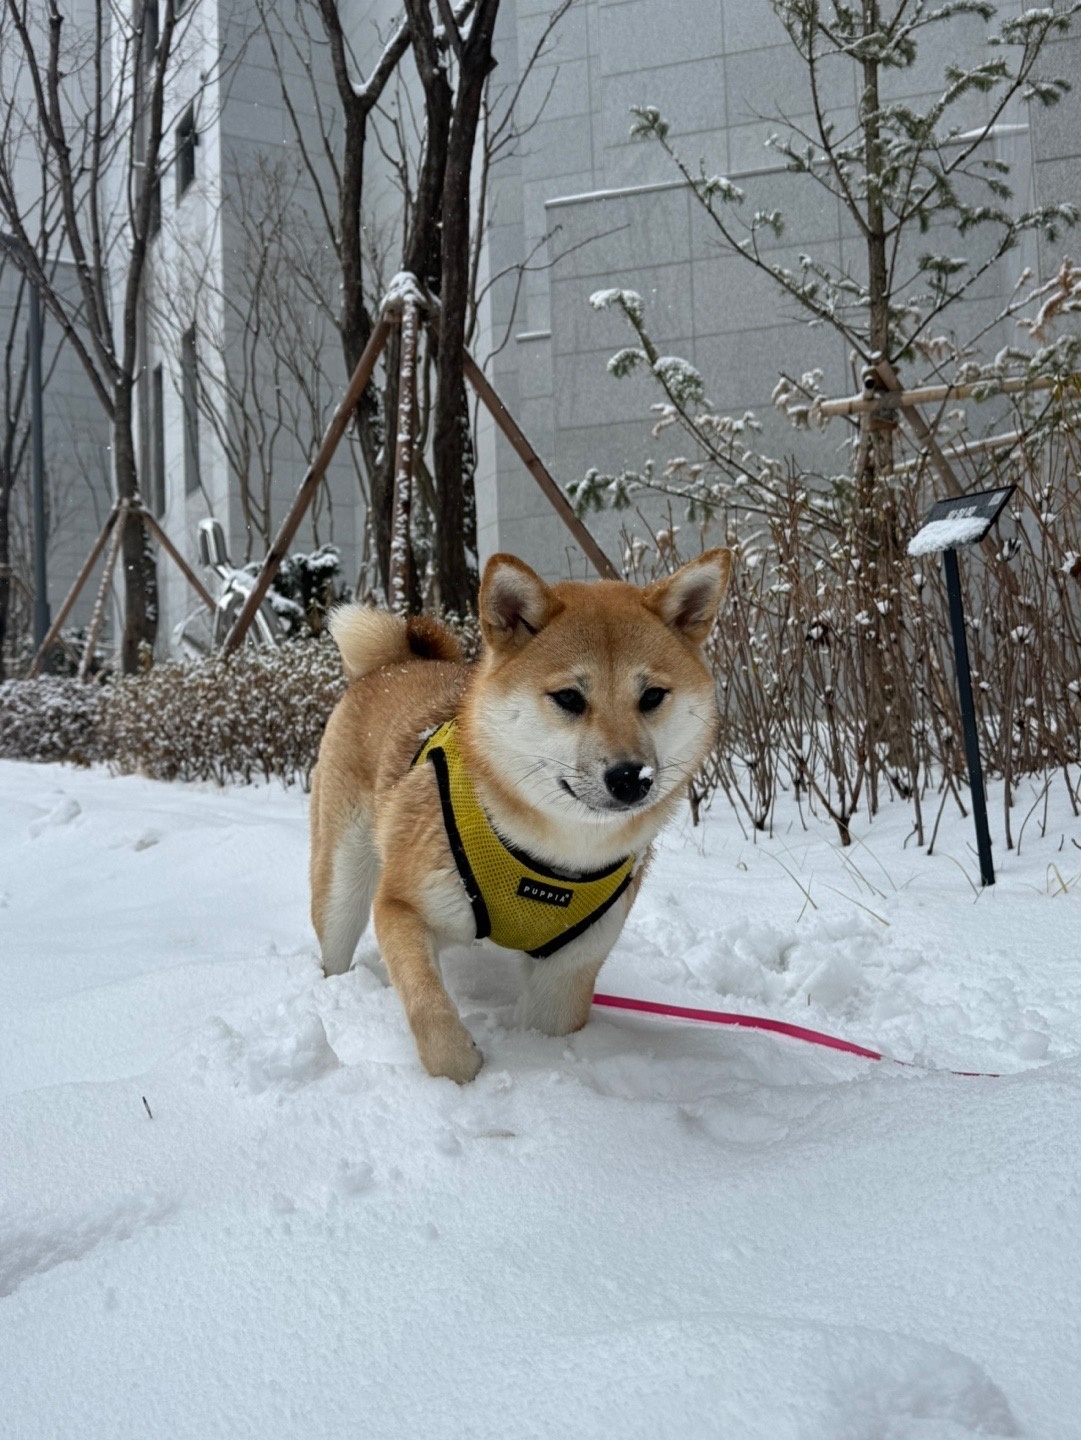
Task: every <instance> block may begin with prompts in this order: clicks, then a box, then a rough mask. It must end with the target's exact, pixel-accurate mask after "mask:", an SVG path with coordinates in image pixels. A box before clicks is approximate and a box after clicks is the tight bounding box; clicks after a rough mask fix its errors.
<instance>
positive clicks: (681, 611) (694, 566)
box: [643, 549, 732, 645]
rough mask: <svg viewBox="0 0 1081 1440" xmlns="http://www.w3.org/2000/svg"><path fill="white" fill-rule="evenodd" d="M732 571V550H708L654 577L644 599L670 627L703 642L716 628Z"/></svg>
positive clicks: (693, 643) (695, 640)
mask: <svg viewBox="0 0 1081 1440" xmlns="http://www.w3.org/2000/svg"><path fill="white" fill-rule="evenodd" d="M731 573H732V552H731V550H720V549H718V550H707V551H706V552H705V554H704V555H700V556H699V557H698V559H697V560H691V561H690V562H689V563H688V564H686V565H683V566H681V568H680V569H679V570H677V571H676V572H675V574H674V575H668V576H666V577H665V578H664V579H663V580H656V581H654V583H653V584H652V585H650V586H648V587H647V588H646V590H645V592H644V594H643V599H644V600H645V602H646V604H647V605H648V606H649V608H650V609H651V610H652V611H653V612H654V614H655V615H659V616H660V618H661V619H662V620H663V621H664V623H665V624H666V625H667V626H668V627H669V629H671V630H674V631H675V632H676V634H677V635H681V636H683V638H684V639H686V640H689V641H690V642H691V644H692V645H701V644H702V642H703V640H705V638H706V636H707V635H708V634H709V632H710V630H711V629H712V628H713V622H714V620H716V618H717V612H718V611H719V610H720V608H721V601H722V600H723V599H724V596H725V591H726V590H727V589H728V579H729V576H730V575H731Z"/></svg>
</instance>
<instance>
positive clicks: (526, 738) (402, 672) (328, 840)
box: [311, 550, 732, 1084]
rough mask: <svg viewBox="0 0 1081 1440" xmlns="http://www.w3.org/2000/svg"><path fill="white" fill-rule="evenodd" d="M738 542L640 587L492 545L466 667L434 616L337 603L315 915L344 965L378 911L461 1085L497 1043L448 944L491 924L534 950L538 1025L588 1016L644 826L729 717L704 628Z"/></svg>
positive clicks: (328, 959)
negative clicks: (718, 694) (442, 954)
mask: <svg viewBox="0 0 1081 1440" xmlns="http://www.w3.org/2000/svg"><path fill="white" fill-rule="evenodd" d="M731 563H732V557H731V553H730V552H729V551H728V550H711V551H709V552H707V553H706V554H704V555H703V556H701V558H700V559H698V560H694V561H692V562H691V563H690V564H688V565H685V566H683V568H682V569H680V570H677V571H676V572H675V573H674V574H673V575H670V576H668V577H667V578H666V579H663V580H659V581H657V582H656V583H655V584H652V585H649V586H647V587H646V588H645V589H640V588H638V587H637V586H634V585H629V584H623V583H621V582H618V581H607V580H605V581H599V582H597V583H595V584H592V585H586V584H579V583H577V582H564V583H560V584H556V585H547V584H546V583H545V582H544V581H543V580H542V579H541V578H540V576H538V575H536V574H535V573H534V572H533V571H532V570H531V569H530V568H529V566H528V565H525V564H524V563H523V562H522V561H521V560H518V559H516V558H515V557H514V556H512V555H494V556H493V557H492V558H491V559H490V560H489V561H488V564H487V566H486V568H485V571H484V578H483V582H482V584H481V589H480V600H479V615H480V625H481V631H482V635H483V640H484V646H483V653H482V655H481V658H480V660H479V661H478V662H477V664H476V665H473V666H467V665H464V664H463V663H462V660H461V651H460V647H459V645H458V641H457V639H456V637H455V636H454V635H453V634H452V633H451V632H450V631H449V630H447V629H446V628H445V627H443V626H442V625H440V624H438V623H437V622H435V621H433V620H431V619H428V618H425V617H417V618H412V619H409V620H407V619H406V618H405V617H403V616H398V615H391V614H388V613H387V612H385V611H379V610H374V609H370V608H365V607H362V606H359V605H346V606H343V607H342V608H340V609H339V610H337V611H335V613H334V614H333V615H332V616H331V620H330V629H331V633H332V634H333V636H334V639H335V641H336V642H337V644H338V648H339V649H340V651H341V654H342V660H343V662H344V665H345V671H346V674H347V675H348V676H349V678H350V680H351V682H352V683H351V684H350V686H349V689H348V690H347V691H346V693H345V695H344V696H343V697H342V699H341V701H340V702H339V704H338V706H337V707H336V709H335V710H334V713H333V714H332V715H331V717H330V720H329V722H328V724H327V728H326V733H325V735H324V736H323V742H322V745H321V747H320V751H319V762H318V764H317V766H316V769H315V774H314V777H313V782H312V797H311V837H312V850H311V891H312V920H313V923H314V925H315V930H316V934H317V935H318V937H319V944H320V947H321V951H322V959H323V970H324V972H325V973H326V974H327V975H337V974H341V973H343V972H344V971H346V970H348V968H349V966H350V964H351V963H352V959H353V952H354V950H355V949H356V946H357V942H358V940H359V939H360V936H361V932H362V931H363V929H364V927H365V925H366V924H367V921H368V914H369V910H371V912H372V914H373V918H374V921H375V933H376V938H377V939H378V941H379V946H380V950H381V951H382V955H383V959H384V961H385V963H386V967H387V970H388V972H389V974H390V978H391V981H392V982H393V984H394V986H395V989H396V990H397V992H398V994H399V996H400V997H401V1000H402V1004H403V1005H404V1006H405V1012H406V1015H407V1017H408V1020H409V1024H410V1027H411V1029H412V1031H413V1036H414V1038H415V1040H416V1045H417V1050H418V1052H419V1054H420V1058H421V1061H422V1062H423V1064H424V1066H425V1068H426V1069H427V1070H428V1071H429V1073H430V1074H432V1075H445V1076H448V1077H449V1078H450V1079H451V1080H456V1081H458V1083H459V1084H463V1083H464V1082H465V1081H467V1080H472V1079H473V1077H474V1076H475V1075H476V1073H477V1071H478V1070H479V1069H480V1067H481V1063H482V1061H481V1055H480V1052H479V1051H478V1049H477V1048H476V1046H475V1045H474V1043H473V1040H472V1038H471V1036H470V1035H469V1032H468V1031H467V1030H466V1028H465V1026H464V1025H463V1024H462V1022H461V1020H460V1019H459V1016H458V1012H457V1010H456V1008H455V1005H454V1002H453V1000H452V999H451V998H450V996H449V995H448V993H447V991H446V988H445V987H444V985H443V981H442V979H441V977H440V973H439V968H438V955H439V951H440V949H441V948H442V947H444V946H446V945H450V944H462V943H469V942H470V941H472V940H474V939H477V938H483V937H485V936H490V937H491V938H492V939H493V940H494V942H495V943H496V944H498V945H501V946H503V947H504V948H509V949H515V950H518V951H520V952H521V953H522V954H524V955H525V956H526V957H527V959H526V963H527V978H526V981H525V986H524V989H523V992H522V997H521V1001H520V1005H519V1012H518V1018H519V1020H520V1023H521V1024H523V1025H524V1026H526V1027H532V1028H536V1029H539V1030H542V1031H545V1032H546V1033H548V1034H550V1035H565V1034H568V1033H569V1032H570V1031H572V1030H578V1029H580V1028H581V1027H582V1026H583V1025H584V1024H585V1023H586V1020H587V1019H588V1018H589V1010H590V1005H591V1002H592V999H593V986H594V982H595V980H596V978H597V972H598V971H599V970H600V968H601V966H602V965H603V963H604V961H605V958H606V957H607V955H608V952H609V951H610V950H611V948H612V946H613V944H614V943H615V941H616V939H617V937H618V936H619V932H620V930H621V929H622V928H623V923H624V921H625V920H626V918H627V914H628V912H629V910H630V907H631V905H632V904H633V902H634V897H635V894H636V893H637V890H638V886H639V884H640V883H641V880H642V877H643V874H644V872H645V868H646V865H647V862H648V860H649V853H650V844H651V842H652V841H653V839H654V838H655V836H656V835H657V833H658V831H659V830H660V829H661V827H662V826H663V825H664V824H665V822H666V821H667V820H668V819H669V818H670V817H671V816H672V815H673V813H674V812H675V810H676V809H677V807H678V805H679V803H680V800H681V798H682V795H683V787H684V784H685V782H686V780H687V778H688V777H689V776H690V774H691V773H692V772H693V771H694V769H695V768H696V767H697V766H698V764H699V763H700V762H701V760H702V759H703V758H704V757H705V755H706V752H707V751H708V749H709V746H710V744H711V742H712V740H713V738H714V734H715V731H716V726H717V706H716V700H715V697H714V682H713V677H712V676H711V674H710V672H709V670H708V669H707V667H706V665H705V662H704V660H703V658H702V652H701V646H702V644H703V642H704V641H705V639H706V637H707V636H708V634H709V631H710V628H711V627H712V625H713V622H714V620H715V619H716V616H717V612H718V609H719V607H720V604H721V601H722V599H723V597H724V593H725V589H726V588H727V584H728V577H729V571H730V569H731ZM418 747H419V748H418Z"/></svg>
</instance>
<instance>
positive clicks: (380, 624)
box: [327, 605, 462, 680]
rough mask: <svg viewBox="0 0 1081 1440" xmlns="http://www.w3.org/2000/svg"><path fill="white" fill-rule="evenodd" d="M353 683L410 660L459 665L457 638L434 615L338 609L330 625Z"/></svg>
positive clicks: (362, 607) (368, 607) (360, 607)
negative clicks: (389, 666) (375, 671)
mask: <svg viewBox="0 0 1081 1440" xmlns="http://www.w3.org/2000/svg"><path fill="white" fill-rule="evenodd" d="M327 624H328V626H329V628H330V633H331V635H333V636H334V643H335V644H336V645H337V647H338V649H339V650H340V651H341V656H342V664H343V665H344V666H345V673H346V675H348V677H349V679H350V680H359V679H360V677H361V676H362V675H370V674H371V672H372V671H373V670H380V669H382V667H383V666H384V665H404V664H405V662H406V661H407V660H451V661H460V660H461V658H462V647H461V645H460V644H459V641H458V637H457V636H456V635H455V634H454V633H453V631H451V630H449V629H448V628H447V627H446V625H444V624H442V623H441V622H440V621H439V620H436V619H434V618H433V617H432V616H431V615H410V616H408V617H407V616H405V615H393V614H391V612H390V611H389V610H377V609H376V608H375V607H374V606H373V605H339V606H338V608H337V610H333V611H331V614H330V618H329V619H328V621H327Z"/></svg>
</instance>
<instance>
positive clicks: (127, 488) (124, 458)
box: [112, 385, 158, 675]
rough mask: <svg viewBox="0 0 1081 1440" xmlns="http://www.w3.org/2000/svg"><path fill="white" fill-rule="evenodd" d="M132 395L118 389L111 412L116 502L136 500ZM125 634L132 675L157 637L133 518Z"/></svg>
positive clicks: (124, 663) (150, 580)
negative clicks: (145, 649) (142, 655)
mask: <svg viewBox="0 0 1081 1440" xmlns="http://www.w3.org/2000/svg"><path fill="white" fill-rule="evenodd" d="M132 419H133V416H132V392H131V389H130V387H128V386H126V385H119V386H117V390H116V401H115V408H114V411H113V426H112V433H113V470H114V477H115V484H116V494H117V498H118V499H120V500H134V501H138V500H139V472H138V467H137V465H136V460H135V432H134V426H133V424H132ZM122 556H123V565H124V633H123V636H122V638H121V643H120V666H121V669H122V670H123V672H124V674H125V675H132V674H135V673H136V672H137V671H138V670H140V669H141V668H142V666H143V664H144V663H145V662H144V661H143V659H142V658H141V652H142V651H143V647H144V646H145V647H147V649H148V650H150V651H152V650H153V648H154V641H155V639H156V638H157V633H158V573H157V567H156V566H155V564H154V556H153V552H152V551H151V549H150V542H149V536H148V535H147V529H146V526H145V525H143V524H142V522H141V521H137V520H136V517H135V516H132V517H131V519H130V520H129V522H128V524H127V525H126V526H125V527H124V548H123V551H122Z"/></svg>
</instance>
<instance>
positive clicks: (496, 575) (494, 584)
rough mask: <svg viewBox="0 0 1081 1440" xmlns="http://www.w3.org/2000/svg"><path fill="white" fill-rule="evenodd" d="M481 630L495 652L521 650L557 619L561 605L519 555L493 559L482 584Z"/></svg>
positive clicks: (493, 557)
mask: <svg viewBox="0 0 1081 1440" xmlns="http://www.w3.org/2000/svg"><path fill="white" fill-rule="evenodd" d="M479 609H480V628H481V633H482V634H483V636H484V643H485V645H487V646H488V647H489V648H490V649H492V650H520V649H521V648H522V646H523V645H527V644H528V643H529V641H530V640H532V638H533V636H534V635H536V633H537V631H538V630H543V629H544V627H545V625H547V624H548V622H549V620H551V619H552V617H553V616H554V615H555V613H556V610H557V609H558V603H557V601H556V600H555V597H554V596H553V595H552V592H551V590H550V589H549V588H548V586H547V585H546V584H545V583H544V581H543V580H542V579H541V578H540V576H539V575H538V574H537V573H536V572H535V571H534V570H531V569H530V568H529V566H528V565H527V564H526V563H525V562H524V561H523V560H519V559H518V557H517V556H516V555H493V556H492V558H491V559H490V560H489V561H488V563H487V565H485V567H484V578H483V579H482V580H481V582H480V601H479Z"/></svg>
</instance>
